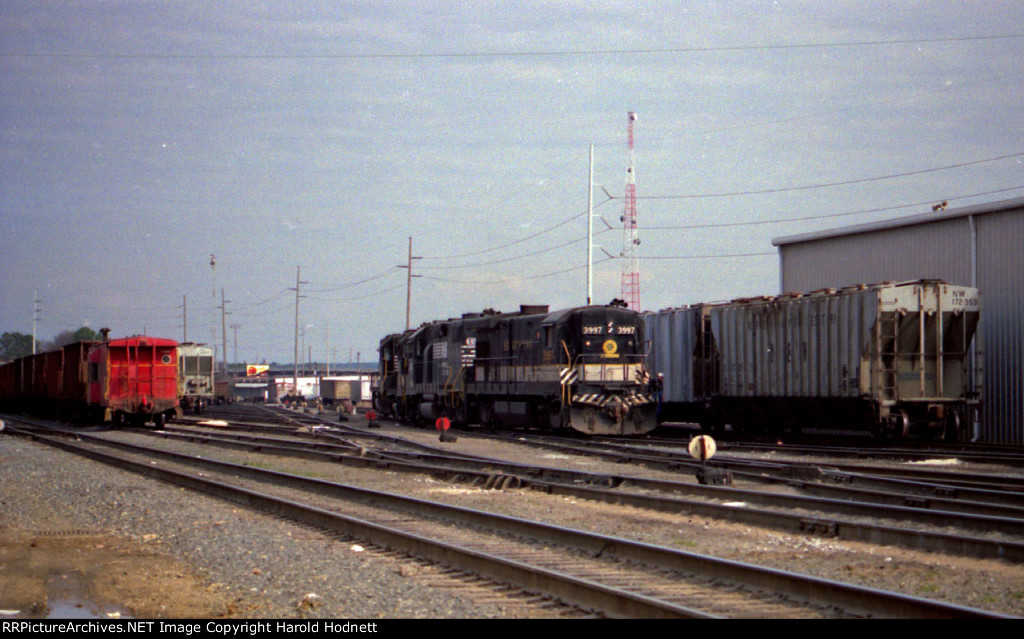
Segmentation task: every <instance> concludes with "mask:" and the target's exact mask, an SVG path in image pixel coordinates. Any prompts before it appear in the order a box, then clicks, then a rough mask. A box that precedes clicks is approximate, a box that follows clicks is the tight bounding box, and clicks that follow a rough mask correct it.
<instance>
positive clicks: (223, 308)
mask: <svg viewBox="0 0 1024 639" xmlns="http://www.w3.org/2000/svg"><path fill="white" fill-rule="evenodd" d="M228 315H230V313H228V312H227V301H225V300H224V289H220V337H221V346H222V347H223V348H224V355H223V357H221V361H222V363H223V366H224V374H225V375H227V374H228V328H227V316H228ZM236 350H237V349H236Z"/></svg>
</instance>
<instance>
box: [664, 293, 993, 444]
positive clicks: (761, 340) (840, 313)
mask: <svg viewBox="0 0 1024 639" xmlns="http://www.w3.org/2000/svg"><path fill="white" fill-rule="evenodd" d="M979 312H980V299H979V294H978V291H977V289H974V288H970V287H965V286H957V285H952V284H947V283H945V282H938V281H926V280H923V281H916V282H904V283H899V284H879V285H871V286H866V285H865V286H856V287H850V288H845V289H841V290H831V289H827V290H821V291H815V292H813V293H808V294H792V295H785V296H779V297H764V298H756V299H746V300H736V301H733V302H730V303H727V304H717V305H712V306H698V307H692V308H688V309H672V310H670V311H663V312H661V313H655V314H652V315H650V316H649V317H648V318H647V336H648V338H649V339H650V340H651V351H650V352H651V353H652V357H651V359H650V361H649V368H650V369H651V370H652V372H655V373H657V372H663V373H664V377H665V392H664V396H663V401H664V403H665V406H664V408H663V412H664V418H663V419H667V418H673V417H675V416H678V415H682V416H683V417H684V418H690V421H700V422H702V423H704V424H705V425H708V426H711V427H715V426H721V425H724V424H731V425H732V426H733V427H734V428H736V429H746V428H749V429H762V430H781V429H784V428H792V429H798V428H801V427H805V426H823V427H836V428H857V429H866V430H871V431H872V432H874V433H875V434H877V435H890V436H895V437H902V436H906V435H907V434H909V433H911V432H912V431H913V432H917V433H919V434H926V435H935V434H940V433H944V434H945V435H946V436H947V437H953V436H959V437H962V436H964V435H965V434H966V431H967V430H968V425H969V423H970V422H973V421H974V417H975V414H976V410H977V409H978V405H979V402H978V396H979V395H978V391H979V390H980V383H981V375H980V366H981V358H980V356H975V357H972V356H971V353H970V345H971V341H972V339H973V337H974V334H975V332H976V329H977V326H978V320H979ZM687 385H689V386H687ZM676 402H679V405H677V404H676ZM694 416H697V418H696V419H693V417H694Z"/></svg>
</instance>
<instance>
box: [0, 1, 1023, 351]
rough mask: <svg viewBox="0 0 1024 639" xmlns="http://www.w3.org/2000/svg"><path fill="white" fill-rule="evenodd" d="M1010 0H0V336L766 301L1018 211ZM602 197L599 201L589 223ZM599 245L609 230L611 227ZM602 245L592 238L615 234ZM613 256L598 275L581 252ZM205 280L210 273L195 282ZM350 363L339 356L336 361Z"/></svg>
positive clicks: (254, 346) (336, 333)
mask: <svg viewBox="0 0 1024 639" xmlns="http://www.w3.org/2000/svg"><path fill="white" fill-rule="evenodd" d="M1021 25H1024V3H1020V2H1015V1H1014V2H964V3H936V2H884V3H871V2H848V1H836V2H830V3H821V2H785V1H779V2H685V1H678V2H643V1H639V2H542V1H529V0H528V1H516V2H468V3H467V2H376V1H375V2H301V3H300V2H269V3H261V2H250V1H246V2H231V1H223V2H216V3H186V2H139V1H132V2H119V1H89V2H72V1H68V2H48V1H45V0H34V1H22V2H18V1H12V2H4V3H2V4H0V252H2V254H3V255H4V260H3V264H4V265H3V276H2V277H0V332H6V331H19V332H30V331H31V328H32V317H33V306H34V300H35V299H36V298H38V299H39V300H40V302H39V305H38V306H39V308H40V311H39V313H38V315H39V325H38V331H39V334H40V336H41V337H42V338H49V337H52V336H53V335H55V334H56V333H58V332H60V331H62V330H65V329H69V328H77V327H78V326H81V325H83V324H85V325H89V326H92V327H93V328H100V327H102V326H108V327H110V328H111V329H112V330H113V333H114V335H127V334H134V333H141V332H143V331H145V332H146V333H148V334H151V335H161V336H167V337H172V338H175V339H182V338H183V337H184V326H183V309H182V306H183V302H184V304H185V305H186V306H187V325H188V338H189V339H190V340H193V341H203V342H210V341H214V340H216V342H217V343H218V345H219V343H220V340H221V318H220V310H219V308H218V307H219V306H220V299H221V297H220V296H221V289H223V291H224V296H225V299H226V300H228V303H227V304H226V308H227V310H228V311H229V312H230V315H228V316H227V320H226V323H227V324H228V325H229V326H230V325H232V324H235V325H237V326H238V328H237V331H235V330H233V329H231V328H229V329H228V355H229V359H231V360H234V359H235V349H234V336H235V334H236V332H237V342H238V349H237V351H238V356H237V359H238V360H240V361H249V362H253V361H262V360H268V361H271V360H275V361H278V362H290V361H291V360H292V354H293V349H294V337H293V335H294V325H295V305H294V304H295V292H294V290H291V289H293V288H294V287H295V279H296V268H297V267H301V278H302V281H303V282H304V283H303V284H302V286H301V289H302V295H303V299H302V300H301V302H300V325H301V327H302V332H303V337H302V343H303V345H304V349H303V350H304V352H306V353H308V352H309V350H310V349H312V355H313V358H314V359H317V360H323V359H324V358H325V354H326V352H327V351H328V349H330V350H332V351H333V352H334V355H333V356H332V359H334V360H335V361H338V360H343V359H348V354H349V353H350V352H351V353H360V357H361V359H362V361H367V360H372V359H374V358H375V357H376V352H375V350H376V346H377V342H378V341H379V339H380V338H381V337H382V336H383V335H385V334H387V333H390V332H396V331H400V330H402V329H403V328H404V326H405V302H406V272H405V270H404V269H401V268H398V266H399V265H403V264H405V262H406V257H407V249H408V238H409V237H412V238H413V252H414V255H415V256H417V257H421V258H423V259H419V260H416V261H415V262H414V270H413V272H414V273H415V274H416V275H419V276H420V277H417V278H415V279H414V280H413V292H412V322H413V324H414V325H416V324H419V323H420V322H423V321H428V320H433V319H439V318H444V317H450V316H457V315H459V314H461V313H465V312H470V311H479V310H481V309H483V308H487V307H492V308H497V309H501V310H508V311H511V310H515V309H517V308H518V305H519V304H549V305H551V306H552V308H561V307H567V306H574V305H579V304H582V303H583V302H584V301H585V298H586V239H585V238H586V233H587V217H586V208H587V187H588V167H589V151H590V146H591V145H593V146H594V182H595V184H596V186H595V187H594V201H595V204H596V209H595V215H600V216H601V217H602V218H603V221H602V220H601V219H598V218H595V231H598V232H599V233H598V234H597V236H596V238H595V242H596V243H597V244H598V245H599V246H600V247H601V248H599V249H597V250H595V256H596V259H595V265H594V298H595V301H599V302H605V301H608V300H610V299H611V298H613V297H617V296H618V295H619V293H620V291H619V287H620V271H621V262H622V260H620V259H609V258H608V257H607V255H606V253H605V251H607V253H608V254H610V255H613V256H617V255H619V254H620V252H621V250H622V240H623V233H622V230H621V228H620V222H619V218H620V216H621V215H622V210H623V200H622V196H623V193H624V190H625V183H626V126H627V113H628V112H630V111H636V112H637V113H638V114H639V119H638V121H637V123H636V129H635V136H636V137H635V148H636V160H637V173H636V176H637V194H638V196H639V198H640V199H639V222H640V227H641V229H640V236H641V246H640V250H639V254H640V258H641V263H640V264H641V303H642V306H643V307H644V308H645V309H658V308H664V307H667V306H678V305H683V304H690V303H696V302H702V301H713V300H724V299H730V298H735V297H744V296H752V295H763V294H773V293H776V292H778V257H777V255H776V252H775V250H774V247H772V246H771V239H772V238H773V237H778V236H783V235H790V234H795V233H802V232H806V231H811V230H817V229H824V228H835V227H839V226H846V225H850V224H858V223H863V222H872V221H876V220H882V219H892V218H898V217H901V216H906V215H914V214H918V213H922V212H925V211H928V210H930V208H931V204H932V203H935V202H940V201H943V200H947V201H949V205H950V207H951V208H953V207H957V206H964V205H969V204H977V203H981V202H986V201H996V200H1000V199H1006V198H1010V197H1018V196H1020V195H1021V194H1022V193H1024V155H1022V154H1024V135H1022V134H1021V126H1020V123H1021V122H1022V121H1024V99H1022V98H1024V67H1022V65H1021V61H1022V60H1024V27H1022V26H1021ZM606 191H607V193H609V194H611V195H612V199H609V198H608V196H607V195H606ZM606 223H607V224H606ZM607 226H612V227H614V228H613V229H611V230H608V228H607ZM602 249H603V250H602ZM211 255H215V256H216V266H215V268H211V266H210V256H211ZM353 359H354V357H353Z"/></svg>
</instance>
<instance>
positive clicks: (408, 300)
mask: <svg viewBox="0 0 1024 639" xmlns="http://www.w3.org/2000/svg"><path fill="white" fill-rule="evenodd" d="M421 259H423V258H422V257H413V256H412V237H410V238H409V261H408V262H407V263H406V264H405V265H402V264H399V265H398V268H404V269H408V271H409V272H408V274H407V277H406V283H405V330H409V328H411V327H410V325H409V315H410V309H412V278H414V277H419V275H413V274H412V261H413V260H421Z"/></svg>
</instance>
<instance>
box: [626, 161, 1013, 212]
mask: <svg viewBox="0 0 1024 639" xmlns="http://www.w3.org/2000/svg"><path fill="white" fill-rule="evenodd" d="M1021 156H1024V153H1011V154H1009V155H1001V156H999V157H994V158H987V159H984V160H975V161H973V162H961V163H959V164H950V165H948V166H939V167H935V168H931V169H922V170H920V171H908V172H906V173H894V174H892V175H880V176H876V177H870V178H861V179H857V180H846V181H844V182H823V183H821V184H807V185H803V186H788V187H780V188H774V189H762V190H759V191H731V192H723V193H697V194H690V195H644V196H639V198H640V199H643V200H688V199H699V198H713V197H735V196H741V195H766V194H769V193H785V192H788V191H806V190H810V189H823V188H828V187H833V186H848V185H850V184H863V183H865V182H878V181H881V180H893V179H896V178H903V177H910V176H912V175H924V174H926V173H935V172H937V171H947V170H949V169H958V168H963V167H965V166H974V165H977V164H986V163H988V162H997V161H999V160H1007V159H1009V158H1016V157H1021Z"/></svg>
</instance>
